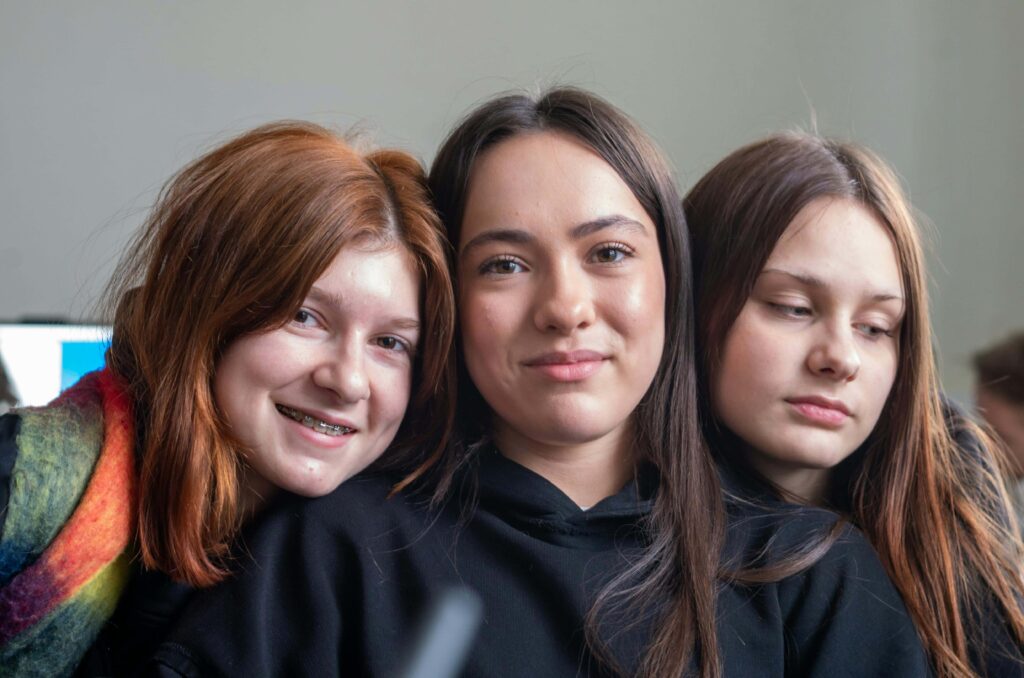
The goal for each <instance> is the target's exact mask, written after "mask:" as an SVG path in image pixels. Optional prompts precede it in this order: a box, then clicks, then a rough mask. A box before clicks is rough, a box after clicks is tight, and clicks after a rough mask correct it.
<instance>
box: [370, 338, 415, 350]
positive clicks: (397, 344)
mask: <svg viewBox="0 0 1024 678" xmlns="http://www.w3.org/2000/svg"><path fill="white" fill-rule="evenodd" d="M375 341H376V343H377V346H380V347H381V348H382V349H384V350H385V351H395V352H400V353H412V346H411V345H410V344H409V342H407V341H405V340H404V339H400V338H399V337H396V336H394V335H391V334H387V335H384V336H382V337H377V339H376V340H375Z"/></svg>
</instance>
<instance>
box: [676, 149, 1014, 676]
mask: <svg viewBox="0 0 1024 678" xmlns="http://www.w3.org/2000/svg"><path fill="white" fill-rule="evenodd" d="M819 198H826V199H827V198H832V199H845V200H851V201H854V202H856V203H857V204H859V205H863V206H864V207H866V208H867V209H868V210H870V211H871V213H872V214H873V215H874V216H875V217H876V218H877V220H878V222H879V223H880V224H881V225H882V226H883V227H884V228H885V229H886V231H887V232H888V234H889V235H890V237H891V238H892V242H893V246H894V250H895V253H896V260H897V263H898V265H899V269H900V273H901V278H902V280H901V282H902V286H903V292H904V297H905V314H904V318H903V321H902V325H901V327H900V330H899V337H898V360H897V371H896V377H895V381H894V383H893V387H892V390H891V392H890V393H889V397H888V401H887V403H886V405H885V409H884V410H883V411H882V415H881V417H880V418H879V421H878V423H877V424H876V426H875V428H874V430H873V431H872V433H871V435H870V436H869V437H868V440H867V441H866V442H865V444H864V445H862V447H861V448H860V449H859V450H858V451H857V452H855V453H854V454H853V455H852V456H851V457H850V458H849V459H847V460H846V461H845V462H844V463H843V464H841V465H840V467H837V469H836V470H835V471H834V475H833V487H832V492H831V502H832V504H833V506H834V507H835V508H837V509H839V510H841V511H843V512H845V513H847V514H848V515H849V516H850V518H851V520H852V521H853V522H854V523H855V524H856V525H857V526H858V527H859V528H860V529H862V530H863V531H864V532H865V534H866V535H867V537H868V539H869V540H870V541H871V543H872V545H873V546H874V547H875V548H876V549H877V550H878V552H879V555H880V556H881V559H882V562H883V564H884V565H885V567H886V569H887V571H888V574H889V576H890V577H891V578H892V580H893V583H894V584H895V585H896V586H897V588H898V589H899V591H900V593H901V594H902V596H903V598H904V600H905V602H906V604H907V608H908V609H909V611H910V614H911V617H912V618H913V620H914V623H915V625H916V627H917V629H918V631H919V633H920V634H921V637H922V640H923V642H924V645H925V648H926V649H927V651H928V652H929V654H930V656H931V659H932V663H933V666H934V667H935V669H936V672H937V674H938V675H939V676H943V677H946V676H973V675H976V674H975V673H974V672H973V670H972V668H971V664H970V657H969V649H968V647H969V644H970V641H971V639H972V638H973V639H974V640H975V641H977V643H981V645H976V646H978V647H980V646H983V642H984V641H983V639H982V638H981V635H982V634H983V631H982V628H981V622H979V618H978V617H977V613H978V612H979V611H980V610H981V609H982V607H983V605H984V604H985V601H986V599H988V598H994V599H995V601H996V603H997V605H998V607H999V608H1000V611H1001V612H1002V613H1003V614H1004V615H1005V619H1006V623H1007V626H1008V628H1009V629H1010V632H1011V633H1012V634H1013V636H1014V637H1015V638H1016V641H1017V642H1018V643H1021V642H1024V617H1022V614H1021V608H1020V604H1019V595H1020V591H1022V590H1024V582H1022V580H1021V562H1022V560H1021V558H1022V557H1024V555H1022V554H1021V553H1020V550H1019V541H1018V540H1017V539H1016V537H1015V536H1014V535H1013V534H1012V530H1011V529H1010V525H1009V524H1008V523H1007V520H1006V516H1007V515H1008V514H1009V509H1008V504H1007V501H1006V495H1005V493H1004V491H1003V488H1002V483H1001V481H1000V478H999V475H998V470H997V464H996V463H995V462H994V461H993V452H994V448H993V446H992V445H991V441H990V439H989V438H988V437H987V436H986V435H985V434H984V433H983V432H982V431H981V430H980V429H978V427H976V426H974V425H973V424H972V423H971V422H969V421H967V420H966V419H964V418H962V417H958V418H957V419H956V420H955V421H947V414H946V412H945V411H944V407H943V404H942V401H941V398H940V388H939V382H938V376H937V370H936V365H935V356H934V353H933V349H932V336H931V326H930V321H929V312H928V290H927V281H926V276H925V261H924V255H923V249H922V243H921V234H920V229H919V227H918V225H917V222H916V220H915V218H914V214H913V212H912V209H911V207H910V204H909V202H908V200H907V199H906V197H905V195H904V193H903V191H902V189H901V187H900V183H899V180H898V179H897V177H896V175H895V174H894V172H893V171H892V170H891V169H890V168H889V167H888V165H886V163H885V162H884V161H882V160H881V159H880V158H879V157H878V156H876V155H875V154H874V153H872V152H871V151H869V150H867V149H865V148H863V147H861V146H858V145H856V144H852V143H845V142H840V141H835V140H831V139H825V138H821V137H818V136H815V135H812V134H805V133H798V132H789V133H779V134H775V135H772V136H769V137H767V138H765V139H763V140H761V141H758V142H755V143H753V144H750V145H748V146H745V147H743V148H740V149H739V150H737V151H734V152H733V153H731V154H730V155H729V156H727V157H726V158H725V159H724V160H722V161H721V162H720V163H718V164H717V165H716V166H715V167H714V168H713V169H712V170H711V171H710V172H708V173H707V174H706V175H705V176H704V177H703V178H702V179H701V180H700V181H699V182H698V183H697V185H696V186H694V188H693V189H692V190H691V191H690V193H689V194H688V195H687V196H686V199H685V201H684V209H685V211H686V217H687V219H688V221H689V224H690V229H691V234H692V237H693V256H694V279H695V281H696V282H695V292H696V296H695V299H696V327H697V352H698V355H699V357H700V364H699V366H698V369H699V373H700V403H701V414H702V417H703V424H704V428H705V432H706V437H707V439H708V441H709V442H710V444H711V447H712V452H714V453H715V454H717V455H719V456H722V457H724V458H726V459H727V460H728V461H730V462H732V463H733V464H736V463H741V464H742V461H741V460H738V459H737V458H735V456H731V455H730V452H729V449H728V448H730V447H733V445H732V444H731V443H730V442H729V438H728V436H729V435H730V434H729V432H728V431H725V430H724V429H723V427H722V426H721V424H720V423H719V422H717V421H716V418H715V414H714V411H713V401H712V398H711V392H712V385H713V383H714V379H715V375H716V374H717V373H718V370H719V369H720V368H721V361H722V350H723V347H724V346H725V342H726V337H727V336H728V334H729V331H730V329H731V327H732V325H733V323H734V322H735V321H736V318H737V317H738V315H739V313H740V311H741V310H742V308H743V306H744V304H745V303H746V301H747V298H748V297H749V296H750V294H751V292H752V290H753V288H754V285H755V282H756V281H757V278H758V276H759V275H760V274H761V271H762V269H763V268H764V266H765V263H766V261H767V260H768V258H769V256H770V255H771V253H772V250H773V249H774V248H775V245H776V243H777V242H778V241H779V239H780V238H781V237H782V235H783V233H784V232H785V231H786V229H787V228H788V226H789V224H790V223H791V222H792V221H793V219H794V218H795V217H796V215H797V213H799V212H800V210H801V209H803V208H804V207H805V206H806V205H808V204H809V203H811V202H812V201H814V200H816V199H819ZM950 426H955V427H956V428H957V429H958V430H959V431H960V433H961V434H962V435H963V436H964V437H966V438H969V439H973V441H974V442H975V444H976V445H975V447H974V449H973V450H968V451H965V450H962V449H960V447H959V446H958V445H957V443H956V441H955V440H954V439H953V437H952V436H951V433H950ZM743 470H744V472H746V473H753V470H752V468H750V467H749V465H746V466H745V467H744V469H743ZM835 534H837V532H835V531H834V532H833V535H832V537H834V536H835ZM808 552H809V553H810V552H813V553H816V554H818V555H820V554H821V553H822V552H823V549H820V548H819V549H817V550H813V549H812V550H810V551H808ZM806 564H807V563H806V561H805V562H802V563H800V565H801V566H805V565H806ZM778 571H779V572H785V571H786V568H782V569H780V570H778Z"/></svg>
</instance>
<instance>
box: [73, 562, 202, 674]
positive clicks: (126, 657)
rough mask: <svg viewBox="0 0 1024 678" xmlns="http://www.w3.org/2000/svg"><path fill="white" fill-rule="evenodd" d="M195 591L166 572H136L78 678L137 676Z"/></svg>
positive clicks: (84, 662) (80, 667)
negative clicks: (174, 579)
mask: <svg viewBox="0 0 1024 678" xmlns="http://www.w3.org/2000/svg"><path fill="white" fill-rule="evenodd" d="M194 590H195V589H193V588H192V587H190V586H188V585H187V584H181V583H178V582H176V581H173V580H172V579H171V578H170V577H168V576H167V575H166V574H164V573H163V572H156V571H153V570H143V569H142V568H136V570H135V572H134V573H133V574H132V578H131V580H130V581H129V582H128V585H127V587H125V590H124V593H123V594H122V595H121V600H120V601H119V602H118V605H117V609H116V610H115V611H114V615H113V616H112V617H111V618H110V619H109V620H108V621H107V623H106V625H104V627H103V630H102V631H100V635H99V637H98V638H97V639H96V642H95V643H93V644H92V647H90V648H89V651H88V652H86V654H85V656H84V657H83V658H82V661H81V663H80V664H79V665H78V669H77V670H76V671H75V678H86V677H89V678H92V677H93V676H96V677H99V676H134V675H137V674H138V673H139V671H140V670H141V669H142V667H143V666H144V665H145V664H146V661H147V660H148V659H149V657H151V656H153V653H154V652H155V651H156V648H157V646H158V645H159V644H160V642H161V641H162V640H163V639H164V638H165V637H166V636H167V632H168V630H169V629H170V628H171V625H172V622H174V620H175V618H176V617H177V615H178V613H179V612H181V610H182V609H183V608H184V607H185V603H187V602H188V600H189V598H190V597H191V596H192V593H193V591H194Z"/></svg>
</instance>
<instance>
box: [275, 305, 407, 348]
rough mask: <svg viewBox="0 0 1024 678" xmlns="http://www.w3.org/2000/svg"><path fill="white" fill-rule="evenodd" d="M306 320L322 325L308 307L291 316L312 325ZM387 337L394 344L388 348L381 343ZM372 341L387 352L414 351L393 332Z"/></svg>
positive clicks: (297, 320) (294, 321)
mask: <svg viewBox="0 0 1024 678" xmlns="http://www.w3.org/2000/svg"><path fill="white" fill-rule="evenodd" d="M300 316H304V317H302V318H301V319H300ZM308 320H313V321H315V322H316V326H322V325H323V323H321V322H320V320H319V319H318V318H317V317H316V314H315V313H313V312H312V311H310V310H309V309H306V308H300V309H299V310H298V311H296V312H295V315H293V316H292V322H293V323H295V324H297V325H299V326H300V327H313V326H311V325H307V324H306V321H308ZM387 339H391V340H393V341H394V342H395V345H394V346H392V347H391V348H388V347H387V346H384V345H382V344H381V342H382V341H384V340H387ZM374 342H375V343H376V344H377V346H379V347H380V348H382V349H384V350H385V351H388V352H392V351H394V352H402V353H408V354H410V355H412V354H413V353H414V350H415V349H414V347H413V345H412V344H410V343H409V342H408V341H406V340H405V339H402V338H401V337H398V336H395V335H393V334H387V335H384V336H381V337H377V338H376V339H374Z"/></svg>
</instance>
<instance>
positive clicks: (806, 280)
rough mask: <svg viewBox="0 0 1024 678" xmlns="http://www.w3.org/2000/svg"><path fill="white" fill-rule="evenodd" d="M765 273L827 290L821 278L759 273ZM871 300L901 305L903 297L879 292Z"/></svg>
mask: <svg viewBox="0 0 1024 678" xmlns="http://www.w3.org/2000/svg"><path fill="white" fill-rule="evenodd" d="M765 273H777V274H779V275H784V276H786V277H789V278H793V279H794V280H796V281H797V282H799V283H803V284H804V285H806V286H808V287H814V288H818V289H825V288H827V287H828V286H829V285H828V283H826V282H825V281H824V280H822V279H821V278H816V277H815V276H813V275H807V274H806V273H797V272H796V271H787V270H785V269H782V268H766V269H764V270H763V271H761V275H764V274H765ZM758 277H760V276H758ZM871 300H872V301H899V302H901V303H902V302H903V297H902V296H901V295H899V294H894V293H892V292H879V293H877V294H873V295H871Z"/></svg>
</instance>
